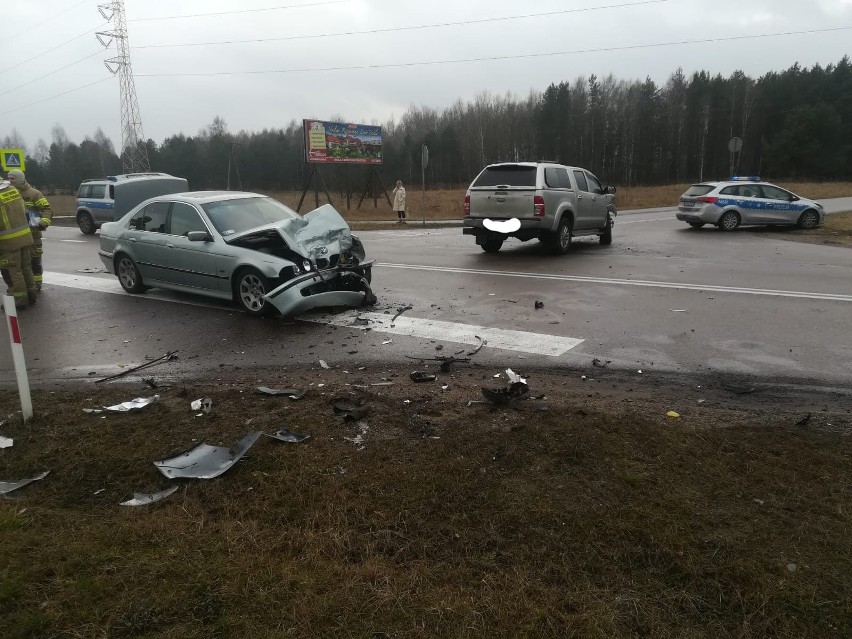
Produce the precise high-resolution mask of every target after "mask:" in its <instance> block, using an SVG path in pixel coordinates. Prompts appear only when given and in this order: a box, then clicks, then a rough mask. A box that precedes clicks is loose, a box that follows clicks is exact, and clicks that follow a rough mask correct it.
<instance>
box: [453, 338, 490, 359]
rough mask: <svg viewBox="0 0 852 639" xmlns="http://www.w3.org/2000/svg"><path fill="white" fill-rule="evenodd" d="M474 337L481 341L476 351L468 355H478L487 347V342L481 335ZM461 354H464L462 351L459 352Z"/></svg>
mask: <svg viewBox="0 0 852 639" xmlns="http://www.w3.org/2000/svg"><path fill="white" fill-rule="evenodd" d="M474 337H475V338H476V339H478V340H479V346H477V347H476V348H475V349H473V350H472V351H470V352H469V353H468V355H476V354H477V353H478V352H479V351H480V350H481V349H482V347H483V346H485V343H486V342H485V340H484V339H482V338H481V337H480V336H479V335H474ZM459 352H462V351H459Z"/></svg>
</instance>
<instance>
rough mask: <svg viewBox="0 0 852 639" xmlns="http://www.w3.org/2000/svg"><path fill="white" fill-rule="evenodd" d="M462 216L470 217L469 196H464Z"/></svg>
mask: <svg viewBox="0 0 852 639" xmlns="http://www.w3.org/2000/svg"><path fill="white" fill-rule="evenodd" d="M464 214H465V215H470V196H469V195H465V196H464Z"/></svg>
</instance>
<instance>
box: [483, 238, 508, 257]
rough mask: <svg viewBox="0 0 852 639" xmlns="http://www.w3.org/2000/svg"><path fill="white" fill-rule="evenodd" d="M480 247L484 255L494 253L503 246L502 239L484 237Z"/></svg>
mask: <svg viewBox="0 0 852 639" xmlns="http://www.w3.org/2000/svg"><path fill="white" fill-rule="evenodd" d="M481 246H482V250H483V251H485V252H486V253H496V252H498V251H499V250H500V248H501V247H502V246H503V238H502V237H495V236H491V237H486V238H485V241H483V242H482V245H481Z"/></svg>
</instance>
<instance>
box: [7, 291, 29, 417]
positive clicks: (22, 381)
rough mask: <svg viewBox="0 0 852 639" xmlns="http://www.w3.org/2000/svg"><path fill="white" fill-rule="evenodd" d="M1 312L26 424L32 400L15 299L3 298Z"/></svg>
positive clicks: (10, 297)
mask: <svg viewBox="0 0 852 639" xmlns="http://www.w3.org/2000/svg"><path fill="white" fill-rule="evenodd" d="M3 310H4V311H6V326H8V327H9V346H10V347H11V348H12V361H13V362H14V364H15V377H17V378H18V394H19V395H20V396H21V414H22V415H23V416H24V423H25V424H26V423H27V421H29V420H30V419H31V418H32V416H33V398H32V396H31V395H30V380H29V378H28V377H27V362H26V360H25V359H24V345H23V344H22V343H21V329H20V327H19V326H18V309H17V308H15V298H14V297H12V296H11V295H4V296H3Z"/></svg>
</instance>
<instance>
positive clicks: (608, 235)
mask: <svg viewBox="0 0 852 639" xmlns="http://www.w3.org/2000/svg"><path fill="white" fill-rule="evenodd" d="M598 241H599V242H600V243H601V244H602V245H603V246H609V245H610V244H612V220H611V219H610V218H609V216H607V219H606V230H604V232H603V233H601V234H600V237H599V238H598Z"/></svg>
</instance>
